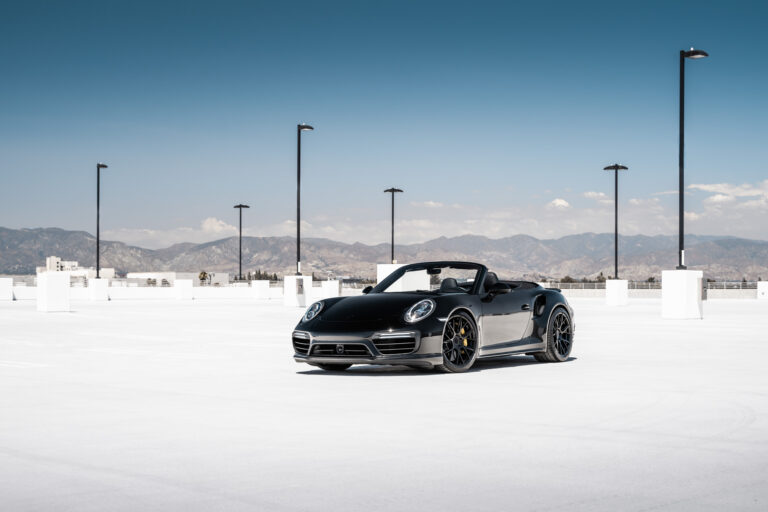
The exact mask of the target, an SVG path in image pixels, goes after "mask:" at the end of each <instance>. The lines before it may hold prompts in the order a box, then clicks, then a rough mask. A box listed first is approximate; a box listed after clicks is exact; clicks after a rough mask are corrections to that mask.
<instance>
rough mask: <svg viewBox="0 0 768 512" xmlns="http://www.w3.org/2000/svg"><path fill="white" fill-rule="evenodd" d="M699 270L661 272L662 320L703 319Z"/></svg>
mask: <svg viewBox="0 0 768 512" xmlns="http://www.w3.org/2000/svg"><path fill="white" fill-rule="evenodd" d="M703 282H704V272H702V271H701V270H664V271H662V272H661V316H662V318H679V319H688V318H698V319H701V318H703V317H704V303H703V300H702V299H703V297H702V285H703Z"/></svg>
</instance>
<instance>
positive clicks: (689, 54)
mask: <svg viewBox="0 0 768 512" xmlns="http://www.w3.org/2000/svg"><path fill="white" fill-rule="evenodd" d="M683 56H684V57H685V58H686V59H703V58H704V57H709V54H708V53H707V52H705V51H704V50H697V49H695V48H691V49H690V50H687V51H686V50H683Z"/></svg>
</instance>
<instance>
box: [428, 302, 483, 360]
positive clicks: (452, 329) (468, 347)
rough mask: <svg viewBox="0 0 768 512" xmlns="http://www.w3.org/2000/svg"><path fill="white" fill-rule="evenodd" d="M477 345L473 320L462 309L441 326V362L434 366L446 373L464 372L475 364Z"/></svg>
mask: <svg viewBox="0 0 768 512" xmlns="http://www.w3.org/2000/svg"><path fill="white" fill-rule="evenodd" d="M477 347H478V335H477V326H476V325H475V321H474V320H473V319H472V317H471V316H469V315H468V314H467V313H464V312H463V311H458V312H456V313H454V314H453V315H451V316H450V318H448V320H446V322H445V327H444V328H443V364H440V365H437V366H436V368H437V369H438V370H440V371H443V372H446V373H461V372H466V371H467V370H469V369H470V368H472V365H474V364H475V360H476V359H477Z"/></svg>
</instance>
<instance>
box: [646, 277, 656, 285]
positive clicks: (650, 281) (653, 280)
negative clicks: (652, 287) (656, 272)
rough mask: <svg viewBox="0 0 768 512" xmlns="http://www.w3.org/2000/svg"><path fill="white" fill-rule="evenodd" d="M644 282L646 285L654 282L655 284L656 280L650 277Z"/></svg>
mask: <svg viewBox="0 0 768 512" xmlns="http://www.w3.org/2000/svg"><path fill="white" fill-rule="evenodd" d="M646 282H647V283H655V282H656V278H655V277H653V276H651V277H649V278H648V279H646Z"/></svg>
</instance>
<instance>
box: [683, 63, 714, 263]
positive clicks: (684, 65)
mask: <svg viewBox="0 0 768 512" xmlns="http://www.w3.org/2000/svg"><path fill="white" fill-rule="evenodd" d="M704 57H709V54H708V53H707V52H705V51H703V50H696V49H694V48H691V49H690V50H680V139H679V140H680V146H679V157H678V158H679V159H678V170H679V174H680V176H679V179H680V183H679V195H680V198H679V203H680V210H679V212H678V215H679V223H680V229H679V241H678V246H679V248H678V265H677V269H678V270H685V268H686V267H685V246H684V240H683V239H684V227H683V221H684V220H685V217H684V215H685V210H684V200H683V195H684V192H685V179H684V172H683V154H684V152H683V148H684V147H685V59H703V58H704Z"/></svg>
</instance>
